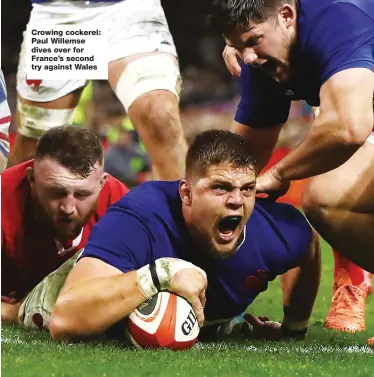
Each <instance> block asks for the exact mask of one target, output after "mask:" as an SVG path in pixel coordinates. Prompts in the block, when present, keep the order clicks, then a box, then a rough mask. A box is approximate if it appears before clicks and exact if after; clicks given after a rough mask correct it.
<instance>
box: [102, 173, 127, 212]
mask: <svg viewBox="0 0 374 377" xmlns="http://www.w3.org/2000/svg"><path fill="white" fill-rule="evenodd" d="M128 192H129V189H128V187H127V186H126V185H125V184H123V183H122V182H120V181H119V180H118V179H116V178H114V177H113V176H111V175H110V174H108V176H107V179H106V181H105V183H104V186H103V188H102V189H101V191H100V196H99V201H98V208H97V212H98V213H99V216H100V214H103V213H104V212H105V211H106V210H107V209H108V208H109V207H110V206H111V205H113V204H114V203H116V202H117V201H118V200H120V199H121V198H122V197H123V196H124V195H126V194H127V193H128Z"/></svg>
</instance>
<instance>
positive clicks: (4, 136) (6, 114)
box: [0, 70, 11, 174]
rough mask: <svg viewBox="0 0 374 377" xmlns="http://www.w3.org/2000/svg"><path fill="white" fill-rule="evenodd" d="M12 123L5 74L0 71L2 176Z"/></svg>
mask: <svg viewBox="0 0 374 377" xmlns="http://www.w3.org/2000/svg"><path fill="white" fill-rule="evenodd" d="M10 121H11V115H10V110H9V106H8V101H7V91H6V86H5V80H4V75H3V72H2V71H1V70H0V174H1V173H2V172H3V171H4V169H5V167H6V165H7V161H8V154H9V134H8V132H9V126H10Z"/></svg>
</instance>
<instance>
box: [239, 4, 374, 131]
mask: <svg viewBox="0 0 374 377" xmlns="http://www.w3.org/2000/svg"><path fill="white" fill-rule="evenodd" d="M294 63H296V64H295V65H296V66H297V70H296V71H293V72H291V80H290V83H288V84H287V85H285V84H280V83H278V82H276V81H275V80H273V79H272V78H270V77H268V76H267V75H266V74H265V73H264V72H262V71H260V70H259V69H258V68H254V67H252V66H250V65H245V64H243V65H242V73H241V76H240V85H241V90H242V94H241V101H240V103H239V105H238V109H237V112H236V115H235V120H236V121H237V122H239V123H242V124H244V125H248V126H251V127H271V126H274V125H277V124H282V123H284V122H285V121H286V120H287V118H288V115H289V110H290V104H291V100H299V99H303V100H306V102H307V103H308V104H309V105H311V106H319V91H320V88H321V86H322V85H323V84H324V83H325V82H326V81H327V80H328V79H329V78H330V77H331V76H332V75H334V74H335V73H337V72H339V71H342V70H345V69H348V68H355V67H363V68H368V69H370V70H372V71H374V2H373V1H368V0H300V1H299V10H298V41H297V54H296V56H295V61H294ZM269 109H270V111H269Z"/></svg>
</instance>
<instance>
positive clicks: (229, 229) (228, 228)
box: [218, 216, 242, 242]
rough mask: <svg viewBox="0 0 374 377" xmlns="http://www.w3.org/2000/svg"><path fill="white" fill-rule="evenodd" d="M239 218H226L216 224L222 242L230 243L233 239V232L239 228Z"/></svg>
mask: <svg viewBox="0 0 374 377" xmlns="http://www.w3.org/2000/svg"><path fill="white" fill-rule="evenodd" d="M241 219H242V217H241V216H226V217H224V218H223V219H222V220H221V221H220V222H219V223H218V232H219V235H220V238H221V239H223V240H224V241H227V242H229V241H231V240H232V239H233V238H234V237H235V233H236V232H235V231H236V230H237V228H238V227H239V224H240V221H241Z"/></svg>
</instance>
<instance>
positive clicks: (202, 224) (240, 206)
mask: <svg viewBox="0 0 374 377" xmlns="http://www.w3.org/2000/svg"><path fill="white" fill-rule="evenodd" d="M255 186H256V174H255V171H254V170H253V169H251V168H249V167H248V168H237V167H234V166H233V165H231V164H219V165H213V166H211V167H210V168H209V169H208V171H207V174H206V175H205V176H204V177H201V178H197V179H196V180H195V181H194V182H193V183H192V184H190V190H191V191H190V195H191V198H190V199H191V204H190V206H189V207H187V211H188V220H187V224H188V223H189V224H188V226H189V229H190V231H191V230H192V233H193V236H194V237H195V238H197V241H198V242H199V243H200V244H201V245H202V247H203V248H204V249H207V251H209V252H210V253H213V254H214V255H215V256H219V257H227V256H230V255H232V254H234V253H235V251H236V249H237V247H238V245H239V244H240V242H241V241H242V238H243V231H244V226H245V224H246V223H247V221H248V218H249V216H250V215H251V214H252V211H253V207H254V203H255V191H256V190H255Z"/></svg>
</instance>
